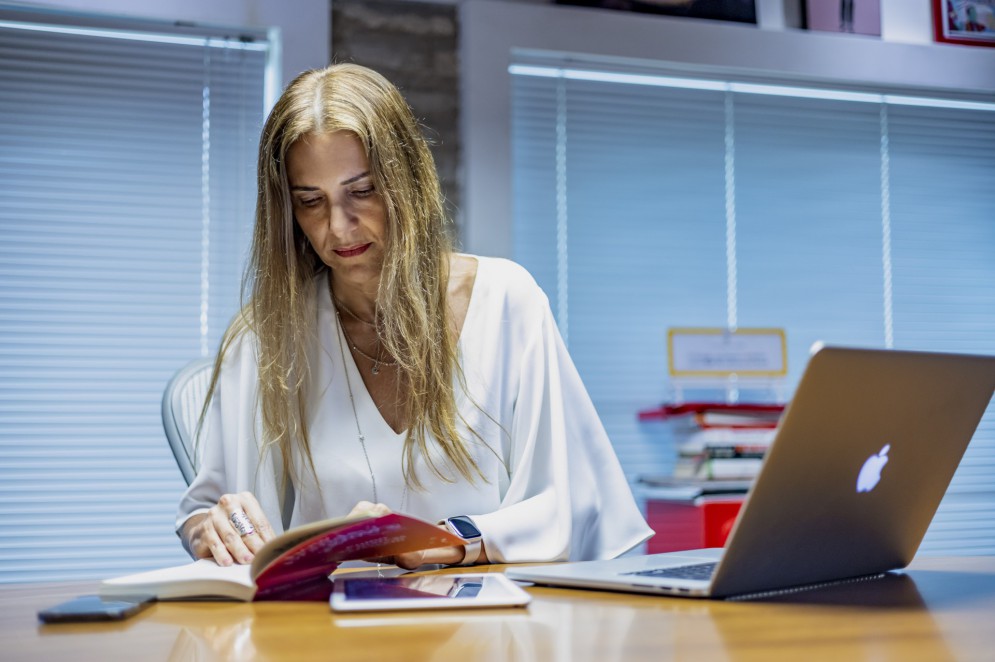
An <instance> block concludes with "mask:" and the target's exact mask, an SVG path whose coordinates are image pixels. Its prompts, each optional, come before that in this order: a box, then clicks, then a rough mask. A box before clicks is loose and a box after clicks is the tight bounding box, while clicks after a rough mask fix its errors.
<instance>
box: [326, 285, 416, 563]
mask: <svg viewBox="0 0 995 662" xmlns="http://www.w3.org/2000/svg"><path fill="white" fill-rule="evenodd" d="M328 289H329V291H331V283H329V288H328ZM332 298H333V299H334V298H335V295H332ZM333 308H334V306H333ZM335 325H336V327H337V329H338V330H341V331H342V337H343V338H344V339H345V340H346V341H347V342H348V339H349V336H347V335H346V332H345V326H343V325H342V319H341V317H340V315H339V311H338V309H337V308H336V309H335ZM338 344H339V355H340V356H341V357H342V371H343V372H344V373H345V385H346V388H347V389H348V391H349V404H350V405H351V406H352V419H353V420H354V421H355V422H356V437H357V438H358V439H359V446H360V448H362V449H363V458H364V459H365V460H366V470H367V471H369V472H370V484H371V485H373V503H380V499H379V496H378V494H377V477H376V476H375V475H374V473H373V464H372V463H371V462H370V454H369V453H368V452H367V450H366V435H364V434H363V428H362V427H360V425H359V412H358V411H357V410H356V396H355V395H354V394H353V391H352V379H351V378H350V377H349V366H348V364H347V363H346V360H345V347H344V346H343V343H342V340H341V339H340V340H339V341H338ZM407 500H408V482H407V481H406V480H405V481H404V491H403V492H401V512H403V511H404V504H405V502H406V501H407ZM379 566H380V564H379V563H378V564H377V567H378V568H379Z"/></svg>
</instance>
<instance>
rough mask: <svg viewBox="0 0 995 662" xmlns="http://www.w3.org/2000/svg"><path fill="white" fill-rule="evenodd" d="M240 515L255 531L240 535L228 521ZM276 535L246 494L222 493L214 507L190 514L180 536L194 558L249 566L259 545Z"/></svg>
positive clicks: (251, 497)
mask: <svg viewBox="0 0 995 662" xmlns="http://www.w3.org/2000/svg"><path fill="white" fill-rule="evenodd" d="M236 512H243V513H245V515H246V516H247V517H248V518H249V521H250V522H251V523H252V527H253V528H254V529H255V530H254V531H253V532H252V533H247V534H245V535H241V534H240V533H239V532H238V530H237V529H236V528H235V524H234V523H233V522H232V519H231V516H232V513H236ZM275 535H276V534H274V533H273V527H271V526H270V524H269V520H267V519H266V515H264V514H263V510H262V508H260V507H259V502H258V501H256V497H254V496H253V495H252V493H250V492H239V493H238V494H225V495H223V496H222V497H221V498H220V499H218V505H216V506H214V507H213V508H211V509H210V510H208V511H207V512H206V513H200V514H198V515H194V516H193V517H191V518H190V519H188V520H187V521H186V523H185V524H184V525H183V537H184V538H185V539H186V541H187V548H188V549H189V550H190V553H191V554H193V557H194V558H195V559H209V558H213V559H214V560H215V561H216V562H217V564H218V565H222V566H228V565H231V564H232V563H233V562H234V563H251V562H252V558H253V557H254V556H255V554H256V552H258V551H259V550H260V549H261V548H262V546H263V545H265V544H266V543H267V542H269V541H270V540H272V539H273V538H274V537H275Z"/></svg>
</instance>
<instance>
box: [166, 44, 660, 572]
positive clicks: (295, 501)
mask: <svg viewBox="0 0 995 662" xmlns="http://www.w3.org/2000/svg"><path fill="white" fill-rule="evenodd" d="M259 181H260V185H259V196H258V201H257V211H256V228H255V235H254V238H253V248H252V257H251V264H250V269H249V270H248V272H247V274H248V276H249V278H248V279H247V283H246V288H247V291H249V292H250V296H249V299H248V304H247V305H246V306H245V308H244V310H243V311H242V313H241V315H240V316H239V317H238V318H237V319H236V321H235V322H234V323H233V324H232V327H231V328H230V329H229V330H228V332H227V334H226V336H225V339H224V341H223V342H222V347H221V351H220V352H219V355H218V360H217V362H216V365H215V372H214V377H213V380H212V385H211V393H210V394H209V400H208V402H209V405H208V407H207V408H206V410H205V415H204V421H203V429H202V434H201V440H202V443H204V444H205V446H204V457H203V460H202V463H203V464H202V467H201V469H200V471H199V473H198V475H197V477H196V478H195V480H194V481H193V483H192V484H191V485H190V488H189V489H188V491H187V493H186V494H185V495H184V497H183V499H182V501H181V503H180V509H179V516H178V519H177V531H178V533H179V534H180V536H181V538H182V539H183V541H184V543H185V545H186V547H187V549H188V550H189V551H190V552H191V554H192V555H193V556H194V557H195V558H210V557H213V558H214V559H216V560H217V561H218V562H219V563H221V564H222V565H228V564H230V563H232V562H237V563H247V562H249V561H251V559H252V555H253V553H254V552H255V551H257V550H258V549H259V548H260V547H261V546H262V545H263V544H264V543H265V542H266V541H267V540H269V539H271V538H272V537H273V535H274V533H273V525H274V524H275V525H277V526H279V525H281V524H282V525H283V526H296V525H299V524H303V523H306V522H310V521H315V520H319V519H324V518H328V517H335V516H341V515H346V514H356V513H360V512H369V513H373V514H381V513H386V512H389V511H390V510H397V511H400V512H404V513H408V514H411V515H414V516H416V517H421V518H423V519H428V520H431V521H435V520H442V519H444V518H448V517H452V516H468V517H467V518H465V519H464V521H465V522H469V523H470V525H471V528H476V529H477V530H478V531H479V533H480V535H481V540H480V541H479V543H480V544H476V545H472V546H468V547H467V548H463V547H453V548H443V549H437V550H427V551H424V552H417V553H412V554H406V555H403V556H401V557H398V558H397V559H396V562H397V563H398V564H399V565H402V566H404V567H409V568H412V567H416V566H418V565H421V564H423V563H447V564H460V563H462V564H472V563H485V562H488V561H490V562H515V561H550V560H562V559H568V558H569V559H588V558H602V557H610V556H615V555H617V554H620V553H622V552H624V551H626V550H628V549H630V548H632V547H633V546H635V545H637V544H639V543H640V542H642V541H643V540H645V539H646V538H647V537H648V536H649V535H651V533H652V532H651V531H650V530H649V529H648V528H647V527H646V523H645V521H644V520H643V519H642V517H641V515H640V514H639V511H638V509H637V507H636V505H635V503H634V501H633V498H632V495H631V493H630V491H629V488H628V485H627V484H626V482H625V479H624V476H623V475H622V472H621V469H620V467H619V464H618V460H617V459H616V457H615V455H614V453H613V452H612V448H611V444H610V443H609V441H608V438H607V436H606V435H605V432H604V429H603V427H602V426H601V423H600V421H599V420H598V417H597V414H596V412H595V411H594V407H593V405H592V404H591V401H590V399H589V397H588V395H587V393H586V391H585V390H584V387H583V385H582V383H581V381H580V378H579V376H578V374H577V372H576V370H575V368H574V366H573V364H572V362H571V361H570V359H569V356H568V355H567V352H566V349H565V348H564V346H563V343H562V340H561V339H560V336H559V333H558V332H557V330H556V325H555V323H554V321H553V318H552V314H551V312H550V309H549V304H548V301H547V300H546V298H545V296H544V295H543V293H542V291H541V290H540V289H539V288H538V286H537V285H536V284H535V282H534V281H533V280H532V278H531V277H530V276H529V275H528V273H527V272H525V271H524V270H523V269H522V268H521V267H519V266H517V265H515V264H514V263H511V262H509V261H507V260H501V259H495V258H483V257H473V256H469V255H462V254H457V253H454V252H453V249H452V247H451V245H450V242H449V239H448V234H447V228H446V222H447V221H446V216H445V213H444V210H443V203H442V197H441V193H440V190H439V183H438V177H437V174H436V171H435V166H434V162H433V160H432V157H431V154H430V152H429V150H428V146H427V144H426V142H425V140H424V139H423V137H422V135H421V133H420V130H419V127H418V125H417V123H416V121H415V119H414V117H413V116H412V114H411V111H410V109H409V108H408V106H407V104H406V103H405V102H404V100H403V99H402V97H401V96H400V94H399V92H398V91H397V89H396V88H394V87H393V86H392V85H391V84H390V83H389V82H387V81H386V80H385V79H384V78H383V77H381V76H380V75H379V74H377V73H375V72H373V71H371V70H369V69H365V68H363V67H360V66H356V65H349V64H343V65H335V66H331V67H329V68H327V69H324V70H320V71H310V72H306V73H304V74H302V75H301V76H299V77H298V78H297V79H295V80H294V81H293V82H292V83H291V84H290V86H289V87H288V88H287V90H286V91H285V92H284V94H283V96H282V97H281V98H280V100H279V101H278V102H277V104H276V106H275V107H274V109H273V111H272V112H271V114H270V117H269V119H268V120H267V123H266V126H265V128H264V130H263V134H262V139H261V144H260V156H259ZM233 517H234V519H233Z"/></svg>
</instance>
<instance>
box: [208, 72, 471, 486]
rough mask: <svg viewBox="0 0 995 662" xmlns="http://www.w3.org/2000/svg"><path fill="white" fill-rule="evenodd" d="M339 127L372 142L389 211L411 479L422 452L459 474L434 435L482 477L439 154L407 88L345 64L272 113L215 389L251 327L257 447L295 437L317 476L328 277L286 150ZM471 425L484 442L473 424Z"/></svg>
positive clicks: (391, 312)
mask: <svg viewBox="0 0 995 662" xmlns="http://www.w3.org/2000/svg"><path fill="white" fill-rule="evenodd" d="M334 131H348V132H349V133H352V134H353V135H355V136H356V137H357V138H358V139H359V141H360V143H361V144H362V145H363V147H364V149H365V151H366V156H367V159H368V161H369V171H370V176H371V177H372V179H373V184H374V187H375V189H376V191H377V192H378V194H379V195H380V197H381V199H382V201H383V204H384V207H385V210H386V218H387V227H388V231H387V239H386V246H385V256H384V264H383V267H382V272H381V277H380V289H379V292H378V295H377V306H378V309H379V312H378V319H381V320H382V322H383V324H382V326H381V331H380V333H381V341H382V342H383V344H384V346H385V348H386V350H387V351H388V352H389V353H390V355H391V356H393V357H394V358H395V359H396V360H397V368H398V370H399V371H400V372H399V374H400V376H401V379H400V383H401V396H402V402H403V403H404V405H403V416H404V418H403V420H405V421H407V423H408V433H407V438H406V439H405V443H404V451H403V453H404V454H403V466H404V473H405V478H406V480H407V481H408V484H409V485H412V486H413V487H416V488H419V487H421V482H420V481H419V479H418V476H417V475H416V472H415V471H414V458H415V453H416V451H417V452H420V453H421V455H422V457H423V458H425V460H426V462H427V463H428V465H429V467H430V468H431V470H432V472H433V473H435V474H436V475H437V476H438V477H440V478H441V479H443V480H447V481H450V482H451V481H452V480H453V478H452V477H450V476H447V475H446V473H444V472H443V471H442V468H441V467H439V466H437V464H436V463H435V462H433V460H432V454H431V453H429V452H428V451H429V443H430V441H429V440H430V438H431V439H434V443H435V444H437V445H438V447H439V449H440V450H441V451H442V453H443V455H444V456H445V458H446V460H447V461H448V463H449V464H450V465H451V466H452V467H453V468H455V469H456V470H457V471H458V472H459V474H460V475H461V476H463V477H464V478H466V479H467V480H469V481H471V482H472V481H473V480H474V478H475V476H480V475H481V474H480V469H479V467H478V466H477V464H476V462H475V461H474V459H473V456H472V455H471V453H470V452H469V449H468V447H467V442H466V441H465V440H463V439H461V437H460V435H459V432H458V429H457V426H458V423H459V422H460V421H462V420H463V419H462V417H461V416H460V414H459V412H458V410H457V407H456V397H455V393H454V388H455V387H454V377H455V381H456V382H458V383H459V385H460V386H461V387H464V389H465V385H464V381H463V375H462V371H461V370H460V367H459V362H458V348H457V342H458V338H457V333H456V329H455V325H454V321H453V318H452V315H451V314H450V311H449V306H448V300H447V290H448V286H449V259H450V257H451V255H452V251H453V248H452V242H451V239H450V237H449V233H448V224H449V220H448V218H447V216H446V213H445V210H444V206H443V205H444V203H443V197H442V193H441V190H440V187H439V179H438V174H437V172H436V169H435V162H434V160H433V159H432V155H431V152H430V151H429V148H428V144H427V143H426V141H425V139H424V137H423V136H422V133H421V130H420V128H419V126H418V123H417V122H416V120H415V118H414V116H413V114H412V112H411V109H410V108H409V107H408V105H407V103H406V102H405V101H404V99H403V97H402V96H401V94H400V92H399V91H398V90H397V88H395V87H394V86H393V85H392V84H391V83H390V82H388V81H387V80H386V79H385V78H384V77H383V76H381V75H380V74H378V73H376V72H375V71H372V70H370V69H367V68H365V67H361V66H358V65H354V64H337V65H332V66H330V67H327V68H325V69H320V70H313V71H308V72H305V73H303V74H301V75H300V76H298V77H297V78H296V79H294V81H293V82H291V83H290V85H289V86H288V87H287V89H286V91H285V92H284V93H283V95H282V96H281V97H280V99H279V101H278V102H277V103H276V105H275V106H274V108H273V110H272V111H271V112H270V115H269V118H268V120H267V121H266V125H265V127H264V129H263V132H262V137H261V139H260V145H259V191H258V199H257V203H256V225H255V231H254V236H253V243H252V255H251V259H250V264H249V267H248V269H247V270H246V277H245V280H244V282H243V296H244V297H245V296H246V293H248V294H247V299H248V302H247V304H246V305H245V306H244V307H243V310H242V314H241V315H240V316H239V318H237V319H236V320H235V322H233V323H232V325H231V327H229V329H228V331H227V332H226V334H225V338H224V339H223V341H222V345H221V351H220V352H219V354H218V359H217V361H216V362H215V369H214V375H213V377H212V383H211V394H213V391H214V389H215V387H216V384H217V379H218V373H219V371H220V367H221V363H222V361H223V358H224V355H225V353H226V352H227V351H228V349H229V348H230V347H231V344H232V343H233V342H234V340H235V339H236V338H238V337H239V336H240V335H241V334H242V333H244V332H245V331H248V330H251V332H252V333H254V334H255V336H256V340H257V344H258V355H257V361H258V370H259V411H260V413H261V419H262V430H263V437H264V439H263V447H262V448H261V449H260V452H261V453H265V452H267V451H269V450H276V451H277V452H278V454H279V456H280V457H281V458H282V461H283V466H284V467H286V468H288V469H289V467H292V466H293V464H292V462H291V458H292V457H293V455H292V448H293V445H294V444H298V445H299V450H300V452H301V455H302V456H303V457H304V458H305V459H306V461H307V463H308V466H309V468H310V470H311V472H312V473H316V472H315V468H314V461H313V458H312V455H311V451H310V434H309V430H308V426H307V412H306V411H305V403H306V402H307V387H308V384H309V380H310V372H309V366H308V358H309V356H311V355H312V353H311V352H310V351H309V350H311V349H314V347H315V345H316V330H315V328H314V319H315V310H316V306H317V296H318V293H317V290H316V289H315V287H314V284H315V282H316V280H317V281H318V282H324V279H316V276H318V275H320V274H322V273H326V272H327V271H328V267H327V266H326V265H325V264H324V263H323V262H322V261H321V259H320V258H319V257H318V255H317V254H316V253H315V251H314V249H313V248H312V247H311V244H310V243H309V242H308V240H307V238H306V237H305V236H304V233H303V232H302V231H301V230H300V228H299V227H298V225H297V223H296V221H295V220H294V216H293V212H292V208H291V199H290V191H289V184H288V178H287V168H286V157H287V152H288V150H289V149H290V147H291V146H292V145H293V144H294V143H295V142H297V141H298V140H300V139H301V138H302V137H304V136H305V135H307V134H309V133H312V132H314V133H330V132H334ZM208 401H210V394H209V397H208ZM205 409H206V408H205ZM468 429H469V428H468ZM470 433H471V435H472V436H473V437H476V438H478V439H479V437H478V436H477V434H476V433H475V432H474V431H473V430H472V429H471V430H470ZM285 474H286V472H285Z"/></svg>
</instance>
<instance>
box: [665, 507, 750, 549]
mask: <svg viewBox="0 0 995 662" xmlns="http://www.w3.org/2000/svg"><path fill="white" fill-rule="evenodd" d="M742 505H743V498H742V497H715V496H711V497H698V498H697V499H694V500H672V501H671V500H666V499H647V500H646V520H647V522H648V523H649V525H650V528H651V529H653V530H654V531H656V535H655V536H653V537H652V538H650V539H649V542H648V543H647V546H646V551H647V552H648V553H650V554H656V553H659V552H679V551H682V550H685V549H701V548H703V547H723V546H725V543H726V538H728V537H729V533H730V532H731V531H732V525H733V524H734V523H735V521H736V515H737V514H739V509H740V508H741V507H742Z"/></svg>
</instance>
